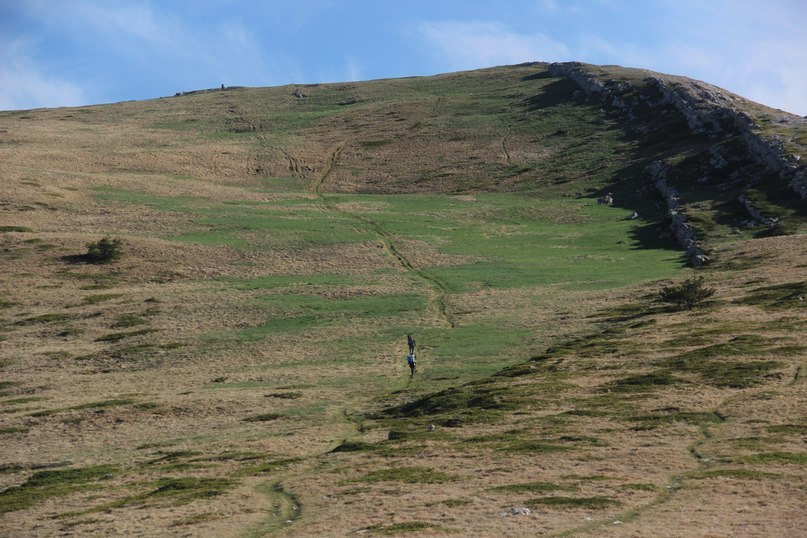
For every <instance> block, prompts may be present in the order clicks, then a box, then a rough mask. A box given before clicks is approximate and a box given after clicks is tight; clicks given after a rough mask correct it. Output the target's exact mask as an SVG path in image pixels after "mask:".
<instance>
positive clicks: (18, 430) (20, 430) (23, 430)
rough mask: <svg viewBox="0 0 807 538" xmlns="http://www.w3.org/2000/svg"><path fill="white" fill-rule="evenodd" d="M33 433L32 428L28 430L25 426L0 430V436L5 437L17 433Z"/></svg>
mask: <svg viewBox="0 0 807 538" xmlns="http://www.w3.org/2000/svg"><path fill="white" fill-rule="evenodd" d="M29 431H31V429H30V428H26V427H25V426H8V427H5V428H0V434H4V435H12V434H15V433H28V432H29Z"/></svg>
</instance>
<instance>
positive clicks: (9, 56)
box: [0, 40, 87, 110]
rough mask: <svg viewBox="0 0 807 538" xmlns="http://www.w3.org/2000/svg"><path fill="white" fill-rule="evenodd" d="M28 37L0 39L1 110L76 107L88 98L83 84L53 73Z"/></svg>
mask: <svg viewBox="0 0 807 538" xmlns="http://www.w3.org/2000/svg"><path fill="white" fill-rule="evenodd" d="M34 48H35V45H34V44H33V43H31V42H30V41H26V40H13V41H0V58H2V60H0V110H16V109H29V108H40V107H58V106H75V105H81V104H85V103H86V102H87V98H86V96H85V94H84V92H83V91H82V89H81V87H80V86H79V85H78V84H76V83H74V82H71V81H69V80H65V79H61V78H59V77H56V76H53V75H50V74H49V73H48V71H47V69H46V68H44V67H43V66H42V65H41V64H40V63H39V62H38V61H37V60H36V58H35V57H34V55H33V49H34Z"/></svg>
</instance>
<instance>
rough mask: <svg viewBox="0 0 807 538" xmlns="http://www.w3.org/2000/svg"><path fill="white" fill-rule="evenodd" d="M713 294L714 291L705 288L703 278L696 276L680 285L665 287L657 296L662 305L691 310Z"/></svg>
mask: <svg viewBox="0 0 807 538" xmlns="http://www.w3.org/2000/svg"><path fill="white" fill-rule="evenodd" d="M714 294H715V290H714V289H713V288H709V287H707V286H706V284H705V283H704V279H703V277H702V276H698V277H692V278H688V279H686V280H684V281H683V282H681V283H680V284H675V285H672V286H665V287H664V288H662V290H661V293H660V294H659V295H660V299H661V301H662V302H664V303H670V304H674V305H676V306H677V307H678V308H681V309H684V308H685V309H687V310H692V309H693V308H695V307H696V306H697V305H699V304H700V303H702V302H703V301H705V300H706V299H708V298H709V297H711V296H712V295H714Z"/></svg>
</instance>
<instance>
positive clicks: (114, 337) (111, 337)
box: [95, 329, 157, 342]
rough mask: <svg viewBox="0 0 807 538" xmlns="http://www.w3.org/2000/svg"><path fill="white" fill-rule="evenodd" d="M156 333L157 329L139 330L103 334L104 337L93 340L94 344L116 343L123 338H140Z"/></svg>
mask: <svg viewBox="0 0 807 538" xmlns="http://www.w3.org/2000/svg"><path fill="white" fill-rule="evenodd" d="M154 332H157V329H141V330H139V331H130V332H118V333H110V334H105V335H104V336H100V337H98V338H96V339H95V341H96V342H118V341H120V340H123V339H124V338H132V337H134V336H142V335H144V334H150V333H154Z"/></svg>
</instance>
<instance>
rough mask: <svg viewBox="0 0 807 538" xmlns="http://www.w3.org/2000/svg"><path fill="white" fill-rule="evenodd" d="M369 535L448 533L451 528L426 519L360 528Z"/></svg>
mask: <svg viewBox="0 0 807 538" xmlns="http://www.w3.org/2000/svg"><path fill="white" fill-rule="evenodd" d="M362 531H364V532H366V533H367V534H369V535H371V536H397V535H399V534H410V533H413V532H428V533H438V534H443V533H450V532H453V531H452V530H451V529H449V528H447V527H444V526H443V525H438V524H437V523H429V522H428V521H406V522H402V523H380V524H378V525H371V526H369V527H366V528H364V529H362Z"/></svg>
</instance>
